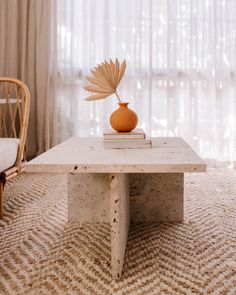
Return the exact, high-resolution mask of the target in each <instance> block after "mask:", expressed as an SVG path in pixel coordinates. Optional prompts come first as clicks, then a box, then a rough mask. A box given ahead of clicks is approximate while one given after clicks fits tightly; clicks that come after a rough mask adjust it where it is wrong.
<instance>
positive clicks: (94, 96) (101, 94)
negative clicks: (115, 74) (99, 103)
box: [85, 93, 111, 101]
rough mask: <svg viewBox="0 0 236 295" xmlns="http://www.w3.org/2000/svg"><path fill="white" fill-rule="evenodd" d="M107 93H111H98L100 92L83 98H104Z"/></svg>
mask: <svg viewBox="0 0 236 295" xmlns="http://www.w3.org/2000/svg"><path fill="white" fill-rule="evenodd" d="M109 95H111V94H110V93H100V94H95V95H91V96H88V97H86V98H85V100H87V101H93V100H98V99H104V98H106V97H108V96H109Z"/></svg>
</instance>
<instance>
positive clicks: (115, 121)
mask: <svg viewBox="0 0 236 295" xmlns="http://www.w3.org/2000/svg"><path fill="white" fill-rule="evenodd" d="M128 104H129V103H128V102H121V103H119V106H120V107H119V108H118V109H117V110H115V111H114V112H113V113H112V114H111V117H110V124H111V127H112V128H113V129H114V130H116V131H118V132H130V131H132V130H133V129H134V128H135V127H136V126H137V124H138V116H137V115H136V113H135V112H134V111H132V110H131V109H129V108H128Z"/></svg>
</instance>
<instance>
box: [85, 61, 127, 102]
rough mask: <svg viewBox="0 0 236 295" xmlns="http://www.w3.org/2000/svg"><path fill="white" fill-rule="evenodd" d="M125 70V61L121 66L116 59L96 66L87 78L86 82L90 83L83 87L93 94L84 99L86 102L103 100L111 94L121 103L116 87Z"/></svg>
mask: <svg viewBox="0 0 236 295" xmlns="http://www.w3.org/2000/svg"><path fill="white" fill-rule="evenodd" d="M125 68H126V61H125V60H124V61H123V62H122V63H121V64H120V63H119V61H118V59H117V58H116V60H115V62H113V61H112V60H111V59H110V62H107V61H104V62H103V63H101V64H98V65H97V66H96V67H95V69H94V70H91V73H92V75H93V76H92V77H87V80H88V81H89V82H90V83H91V84H90V85H87V86H84V87H83V88H84V89H85V90H87V91H89V92H93V93H95V94H93V95H91V96H88V97H86V98H85V99H86V100H88V101H93V100H98V99H104V98H106V97H108V96H110V95H112V94H115V95H116V96H117V98H118V100H119V102H121V100H120V98H119V95H118V93H117V90H116V89H117V87H118V85H119V83H120V80H121V79H122V77H123V75H124V72H125Z"/></svg>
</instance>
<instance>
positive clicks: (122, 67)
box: [118, 60, 126, 83]
mask: <svg viewBox="0 0 236 295" xmlns="http://www.w3.org/2000/svg"><path fill="white" fill-rule="evenodd" d="M125 69H126V61H125V60H124V61H123V62H122V64H121V65H120V70H119V75H118V83H120V80H121V79H122V77H123V75H124V73H125Z"/></svg>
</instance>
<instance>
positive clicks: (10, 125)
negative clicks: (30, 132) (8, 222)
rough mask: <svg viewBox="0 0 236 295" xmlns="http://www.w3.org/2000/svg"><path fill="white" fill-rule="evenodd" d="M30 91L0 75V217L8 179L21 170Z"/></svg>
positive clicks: (23, 160)
mask: <svg viewBox="0 0 236 295" xmlns="http://www.w3.org/2000/svg"><path fill="white" fill-rule="evenodd" d="M29 109H30V93H29V90H28V88H27V86H26V85H25V84H24V83H23V82H22V81H19V80H17V79H13V78H4V77H0V218H2V217H3V193H4V186H5V183H6V181H7V180H8V179H10V178H12V177H14V176H16V175H18V174H19V173H21V172H22V171H23V167H24V163H25V161H26V157H25V142H26V135H27V127H28V121H29Z"/></svg>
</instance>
